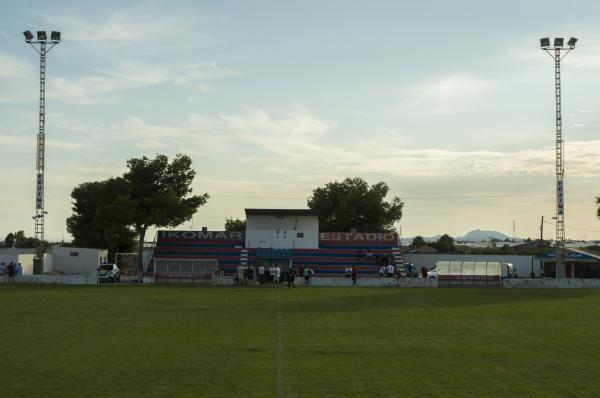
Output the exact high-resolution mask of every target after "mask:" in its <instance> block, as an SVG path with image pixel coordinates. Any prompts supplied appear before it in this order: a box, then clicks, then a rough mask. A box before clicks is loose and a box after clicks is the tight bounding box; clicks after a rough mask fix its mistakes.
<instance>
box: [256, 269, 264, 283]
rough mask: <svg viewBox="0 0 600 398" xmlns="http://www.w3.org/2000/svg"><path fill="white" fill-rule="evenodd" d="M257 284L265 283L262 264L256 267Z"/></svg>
mask: <svg viewBox="0 0 600 398" xmlns="http://www.w3.org/2000/svg"><path fill="white" fill-rule="evenodd" d="M258 283H265V266H264V265H262V264H261V265H260V266H259V267H258Z"/></svg>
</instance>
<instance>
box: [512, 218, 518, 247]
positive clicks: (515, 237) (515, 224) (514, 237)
mask: <svg viewBox="0 0 600 398" xmlns="http://www.w3.org/2000/svg"><path fill="white" fill-rule="evenodd" d="M516 241H517V222H516V221H515V220H513V242H516Z"/></svg>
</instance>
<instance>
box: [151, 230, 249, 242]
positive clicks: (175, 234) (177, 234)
mask: <svg viewBox="0 0 600 398" xmlns="http://www.w3.org/2000/svg"><path fill="white" fill-rule="evenodd" d="M158 234H159V237H161V238H174V239H204V240H243V239H244V233H243V232H236V231H159V232H158Z"/></svg>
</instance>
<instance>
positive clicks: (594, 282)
mask: <svg viewBox="0 0 600 398" xmlns="http://www.w3.org/2000/svg"><path fill="white" fill-rule="evenodd" d="M502 283H503V287H506V288H526V289H531V288H550V289H555V288H563V289H564V288H567V289H568V288H572V289H584V288H587V289H600V279H574V278H569V279H545V278H544V279H528V278H519V279H505V280H504V281H503V282H502Z"/></svg>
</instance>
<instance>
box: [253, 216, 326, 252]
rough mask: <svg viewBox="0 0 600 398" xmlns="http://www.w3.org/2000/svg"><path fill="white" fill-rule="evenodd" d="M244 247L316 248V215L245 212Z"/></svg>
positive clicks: (317, 229)
mask: <svg viewBox="0 0 600 398" xmlns="http://www.w3.org/2000/svg"><path fill="white" fill-rule="evenodd" d="M246 248H272V249H318V248H319V212H318V211H315V210H310V209H246Z"/></svg>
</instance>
